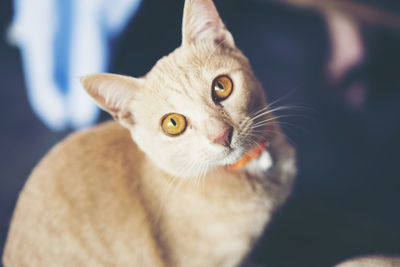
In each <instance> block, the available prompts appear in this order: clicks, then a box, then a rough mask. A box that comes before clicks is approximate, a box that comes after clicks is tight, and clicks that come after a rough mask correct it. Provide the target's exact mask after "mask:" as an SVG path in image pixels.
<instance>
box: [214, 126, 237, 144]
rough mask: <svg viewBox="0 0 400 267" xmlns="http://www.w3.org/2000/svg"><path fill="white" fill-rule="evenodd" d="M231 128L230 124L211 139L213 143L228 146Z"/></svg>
mask: <svg viewBox="0 0 400 267" xmlns="http://www.w3.org/2000/svg"><path fill="white" fill-rule="evenodd" d="M232 133H233V128H232V127H231V126H230V127H228V128H226V129H225V130H224V131H223V133H222V134H221V135H220V136H218V137H217V138H215V139H214V140H213V143H214V144H220V145H223V146H230V144H231V141H232Z"/></svg>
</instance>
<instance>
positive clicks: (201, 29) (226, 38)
mask: <svg viewBox="0 0 400 267" xmlns="http://www.w3.org/2000/svg"><path fill="white" fill-rule="evenodd" d="M199 42H213V43H214V44H215V45H217V46H221V47H230V48H234V47H235V42H234V40H233V37H232V34H231V33H230V32H229V31H228V30H227V29H226V27H225V25H224V23H223V22H222V20H221V18H220V16H219V14H218V11H217V9H216V7H215V5H214V3H213V2H212V0H186V1H185V8H184V10H183V23H182V45H185V44H194V43H199Z"/></svg>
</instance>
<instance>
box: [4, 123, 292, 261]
mask: <svg viewBox="0 0 400 267" xmlns="http://www.w3.org/2000/svg"><path fill="white" fill-rule="evenodd" d="M285 153H288V154H287V155H286V156H289V157H290V156H292V155H291V153H293V151H292V150H291V149H288V150H287V151H286V152H285ZM105 158H107V159H109V158H112V159H113V160H107V159H105ZM283 163H284V162H282V164H283ZM87 166H90V168H87ZM143 170H145V175H144V174H143V173H144V171H143ZM288 174H289V173H288ZM290 176H291V174H290ZM169 178H170V175H168V174H166V173H164V172H163V171H161V170H159V169H158V168H157V167H156V166H154V164H153V163H152V162H151V160H149V159H148V158H146V157H145V155H144V154H143V152H141V151H140V150H139V149H138V148H137V146H136V145H135V144H134V143H133V142H132V141H131V139H130V136H129V133H128V131H127V130H125V129H124V128H122V127H121V126H119V125H118V124H117V123H107V124H104V125H101V126H98V127H95V128H93V129H91V130H88V131H83V132H80V133H77V134H75V135H73V136H71V137H69V138H68V139H67V140H65V141H64V142H63V143H61V144H59V145H57V146H56V147H55V148H54V149H53V150H52V151H51V152H50V153H49V154H48V155H47V156H46V157H45V158H44V159H43V160H42V161H41V162H40V164H39V165H38V166H37V167H36V169H35V170H34V171H33V173H32V176H31V177H30V179H29V182H28V183H27V185H26V187H25V189H24V191H23V192H22V194H21V198H20V200H19V202H18V206H17V208H16V213H15V216H14V219H13V224H12V227H11V230H10V235H9V238H8V239H9V241H8V243H7V248H6V251H5V254H4V263H5V266H235V265H237V264H238V263H239V262H240V261H241V260H242V258H243V257H244V256H245V255H246V253H247V252H248V250H249V249H250V248H251V245H252V244H253V242H254V241H255V239H257V237H258V236H259V235H260V234H261V232H262V231H263V229H264V226H265V224H266V223H267V222H268V221H269V220H270V216H271V212H272V211H273V210H274V209H275V208H276V207H277V204H279V203H276V201H278V202H280V201H281V200H283V199H285V197H286V196H287V194H288V192H289V189H290V184H291V178H289V177H284V178H286V179H288V180H286V181H285V180H279V179H278V180H276V178H277V177H273V176H271V177H270V179H258V178H257V177H253V176H251V175H249V174H246V172H245V171H243V172H242V171H239V172H237V171H227V170H222V169H221V170H216V171H215V172H213V173H210V174H208V175H207V179H206V180H205V181H204V185H201V184H200V185H198V186H195V185H194V182H193V181H190V180H188V181H187V183H186V184H183V185H181V187H180V188H178V189H176V190H174V189H172V191H173V192H171V191H170V192H165V191H166V190H167V188H168V185H167V184H168V182H169V181H170V180H169ZM282 184H286V185H287V186H284V187H282ZM164 193H168V194H170V195H169V196H165V194H164ZM160 208H161V209H160Z"/></svg>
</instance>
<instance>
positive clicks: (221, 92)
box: [211, 75, 233, 103]
mask: <svg viewBox="0 0 400 267" xmlns="http://www.w3.org/2000/svg"><path fill="white" fill-rule="evenodd" d="M232 89H233V83H232V80H231V79H230V78H229V77H228V76H226V75H221V76H218V77H217V78H215V79H214V81H213V83H212V88H211V90H212V98H213V100H214V102H216V103H218V102H221V101H222V100H225V99H227V98H228V96H229V95H230V94H231V93H232Z"/></svg>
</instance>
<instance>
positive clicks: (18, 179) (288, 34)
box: [0, 0, 400, 267]
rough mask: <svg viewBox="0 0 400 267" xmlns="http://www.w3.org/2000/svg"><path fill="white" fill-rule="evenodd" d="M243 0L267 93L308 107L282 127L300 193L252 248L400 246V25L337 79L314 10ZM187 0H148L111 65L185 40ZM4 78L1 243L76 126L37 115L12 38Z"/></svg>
mask: <svg viewBox="0 0 400 267" xmlns="http://www.w3.org/2000/svg"><path fill="white" fill-rule="evenodd" d="M171 3H174V4H171ZM218 3H220V4H218ZM243 3H244V2H243V1H242V2H241V1H232V2H230V1H220V2H218V1H217V7H218V8H219V9H220V12H221V14H222V16H223V18H224V20H225V22H226V24H227V26H228V28H229V29H230V30H231V31H232V33H233V35H234V37H235V39H236V43H237V45H238V46H239V47H240V48H241V49H242V50H243V51H244V52H245V54H246V55H248V56H249V58H250V61H251V62H252V64H253V67H254V69H255V72H256V73H257V75H258V76H259V78H260V79H261V81H262V82H263V84H264V87H265V88H266V92H267V95H268V96H269V98H270V100H275V99H278V98H280V97H284V96H285V97H284V99H283V100H282V101H281V103H282V104H291V105H296V106H303V107H305V108H304V109H302V110H301V111H298V110H293V111H289V114H292V115H296V116H294V117H292V118H289V119H287V120H286V122H287V123H288V124H290V125H288V126H287V127H285V128H284V129H285V131H286V133H287V135H288V137H289V138H290V140H291V142H292V143H293V144H295V146H296V147H297V150H298V158H299V170H300V174H299V177H298V180H297V183H296V187H295V191H294V194H293V196H292V198H291V199H290V200H289V202H288V203H287V205H286V206H285V207H284V208H283V209H282V210H281V211H280V212H278V214H277V216H276V218H275V220H274V222H273V224H272V225H271V226H270V227H269V228H268V229H267V231H266V233H265V235H264V237H263V238H262V240H261V242H260V243H259V245H258V247H257V249H256V251H255V253H254V257H255V258H256V259H257V260H258V261H259V262H260V263H264V264H268V266H272V267H275V266H288V267H293V266H296V267H299V266H304V267H312V266H330V265H331V264H333V263H335V262H337V261H339V260H341V259H344V258H346V257H349V256H353V255H359V254H365V253H398V254H400V229H399V225H400V205H399V204H400V194H399V191H400V170H399V164H398V161H399V159H400V157H399V152H400V139H399V136H400V51H399V49H398V47H400V31H394V30H389V29H384V28H381V27H371V28H369V30H368V31H367V32H366V33H365V38H366V40H367V45H368V49H369V50H368V51H369V54H368V55H369V56H368V58H367V61H366V63H365V64H364V65H363V66H361V67H360V68H359V69H358V70H355V71H354V73H352V74H350V75H349V76H348V77H347V80H346V81H344V82H343V83H342V84H340V85H339V86H338V87H333V86H331V85H329V84H328V83H327V82H326V81H325V79H324V78H323V77H324V75H325V72H324V66H325V65H324V64H325V63H326V58H327V51H328V48H329V42H328V37H327V36H326V29H325V26H324V24H323V22H322V20H321V18H320V17H319V16H318V15H317V14H314V13H307V12H299V11H290V10H289V9H286V8H282V7H280V6H276V5H262V4H260V3H259V2H258V3H257V2H251V4H248V5H244V4H243ZM10 4H11V3H9V1H7V2H5V1H3V2H1V4H0V27H1V28H0V30H1V34H2V36H4V33H5V26H6V22H8V21H10V18H11V13H10V12H11V5H10ZM153 5H156V6H157V8H154V6H153ZM182 6H183V4H182V1H178V2H176V3H175V2H173V1H162V0H148V1H146V0H145V1H144V5H143V6H142V10H141V11H140V12H139V15H138V17H137V18H136V19H135V20H133V21H132V23H131V26H130V28H129V30H128V31H127V32H126V34H125V36H124V37H122V38H121V40H119V41H118V43H117V42H116V45H117V47H118V49H117V50H116V51H117V53H116V58H115V60H114V61H113V64H112V65H113V68H112V70H113V72H117V73H124V74H132V75H135V76H139V75H142V74H144V73H145V72H146V71H148V70H149V69H150V67H151V66H152V65H153V64H154V63H155V61H156V60H157V59H158V58H160V57H161V56H163V55H165V54H167V53H168V52H170V51H172V50H173V49H174V48H175V47H177V46H178V45H179V43H180V23H181V15H182ZM149 14H151V16H150V15H149ZM154 18H157V19H154ZM0 81H1V83H0V84H1V85H0V87H1V90H0V166H1V168H0V170H1V171H0V249H1V250H2V247H3V243H4V239H5V236H6V231H7V227H8V223H9V220H10V216H11V213H12V210H13V207H14V205H15V201H16V198H17V194H18V192H19V191H20V190H21V188H22V186H23V184H24V182H25V179H26V178H27V177H28V175H29V172H30V171H31V169H32V168H33V166H34V165H35V164H36V163H37V162H38V160H39V159H40V158H41V156H42V155H44V153H45V152H46V151H47V150H48V149H49V148H50V147H51V146H52V145H53V144H55V143H56V142H57V141H58V140H60V139H62V138H63V137H64V136H65V135H66V134H67V133H60V134H55V133H52V132H50V131H49V130H47V129H46V128H45V127H44V126H43V125H42V124H41V123H40V122H39V121H38V119H36V117H35V116H34V115H33V113H32V111H31V110H30V108H29V106H28V103H27V99H26V95H25V89H24V82H23V77H22V69H21V64H20V61H19V54H18V51H17V50H16V49H15V48H11V47H9V46H7V45H6V44H5V43H4V42H3V41H1V42H0ZM353 81H361V82H363V83H365V84H366V85H367V87H368V88H369V95H368V99H367V102H366V104H365V105H364V106H363V107H361V108H359V109H352V108H350V107H349V106H347V105H346V104H345V101H344V100H343V95H344V94H343V92H344V90H345V88H346V87H347V85H349V84H351V83H352V82H353ZM27 230H28V229H27Z"/></svg>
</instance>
